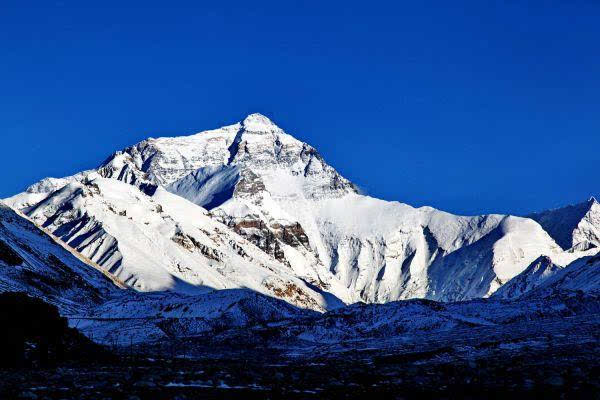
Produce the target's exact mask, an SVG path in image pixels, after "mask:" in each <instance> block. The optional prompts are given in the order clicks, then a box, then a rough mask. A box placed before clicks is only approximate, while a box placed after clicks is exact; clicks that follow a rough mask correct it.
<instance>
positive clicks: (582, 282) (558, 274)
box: [493, 255, 600, 300]
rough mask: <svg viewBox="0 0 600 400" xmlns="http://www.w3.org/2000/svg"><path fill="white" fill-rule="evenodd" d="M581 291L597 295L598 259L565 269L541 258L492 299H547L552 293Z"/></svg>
mask: <svg viewBox="0 0 600 400" xmlns="http://www.w3.org/2000/svg"><path fill="white" fill-rule="evenodd" d="M573 291H582V292H585V293H588V294H594V295H598V294H600V255H594V256H584V257H581V258H578V259H576V260H575V261H573V262H571V263H570V264H569V265H567V266H565V267H561V266H559V265H556V264H554V263H553V262H552V260H550V259H549V258H548V257H540V258H539V259H538V260H536V261H535V262H534V263H532V264H531V265H530V266H529V267H528V268H527V269H526V270H525V271H523V272H522V273H520V274H519V275H517V276H516V277H514V278H513V279H512V280H510V281H509V282H508V283H507V284H506V285H504V286H503V287H501V288H500V289H499V290H498V291H497V292H496V293H494V296H493V297H494V298H501V299H509V300H512V299H518V298H522V297H527V298H547V297H551V296H552V295H553V294H554V293H557V292H558V293H561V292H573Z"/></svg>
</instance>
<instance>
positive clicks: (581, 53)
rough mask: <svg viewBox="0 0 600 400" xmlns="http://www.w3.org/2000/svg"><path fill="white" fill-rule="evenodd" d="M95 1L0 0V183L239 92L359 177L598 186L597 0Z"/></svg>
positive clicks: (556, 199)
mask: <svg viewBox="0 0 600 400" xmlns="http://www.w3.org/2000/svg"><path fill="white" fill-rule="evenodd" d="M84 3H87V5H84ZM93 3H94V4H95V6H92V5H90V4H92V2H87V1H56V2H52V1H40V2H35V1H28V2H23V1H18V2H17V1H14V2H13V1H3V2H2V4H1V5H0V50H1V53H0V54H1V56H0V57H1V58H0V101H1V107H0V131H1V132H2V134H1V135H2V152H1V154H2V156H1V157H0V171H2V175H1V179H0V197H4V196H8V195H11V194H13V193H15V192H18V191H21V190H23V189H24V188H25V187H26V186H27V185H28V184H30V183H32V182H34V181H36V180H38V179H40V178H42V177H44V176H63V175H67V174H72V173H74V172H76V171H79V170H83V169H87V168H91V167H94V166H96V165H97V164H98V163H100V162H101V161H102V160H103V159H104V158H106V157H107V156H108V155H109V154H110V153H112V152H113V151H114V150H117V149H119V148H122V147H125V146H127V145H130V144H133V143H135V142H137V141H139V140H141V139H143V138H146V137H148V136H154V137H157V136H170V135H182V134H189V133H194V132H197V131H200V130H204V129H209V128H215V127H218V126H221V125H223V124H228V123H233V122H235V121H237V120H240V119H242V118H243V117H244V116H245V115H246V114H248V113H251V112H261V113H264V114H266V115H267V116H269V117H270V118H272V119H273V120H274V121H275V122H277V123H278V124H279V125H280V126H281V127H283V128H284V129H286V130H287V131H289V132H290V133H292V134H294V135H296V136H297V137H298V138H300V139H302V140H304V141H307V142H309V143H311V144H312V145H314V146H315V147H316V148H317V149H318V150H319V151H320V152H321V153H322V154H323V156H324V157H325V158H326V160H327V161H328V162H329V163H330V164H332V165H333V166H334V167H336V168H337V169H338V170H339V171H340V172H342V173H343V174H344V175H345V176H346V177H348V178H349V179H351V180H352V181H354V182H355V183H357V184H358V185H359V186H361V187H362V188H363V189H364V190H365V191H366V192H367V193H368V194H371V195H373V196H376V197H381V198H385V199H390V200H400V201H403V202H407V203H410V204H413V205H416V206H419V205H432V206H435V207H437V208H441V209H444V210H448V211H451V212H456V213H463V214H475V213H487V212H501V213H525V212H528V211H532V210H540V209H544V208H549V207H556V206H559V205H562V204H565V203H572V202H578V201H583V200H586V199H587V198H588V197H589V196H590V195H596V194H599V193H600V188H599V185H600V179H599V175H600V168H599V161H600V51H599V47H600V23H598V21H600V2H598V1H596V0H589V1H539V2H536V1H521V2H506V3H510V4H503V3H504V2H500V1H498V2H482V1H472V2H471V1H454V2H450V1H422V2H421V1H415V2H402V1H400V2H389V3H383V2H377V1H368V2H360V3H354V2H349V1H343V2H338V3H335V2H323V3H327V4H321V2H298V3H293V2H284V1H276V2H268V3H267V2H260V1H243V2H233V1H223V2H210V3H211V4H212V6H207V5H205V3H209V2H201V1H193V2H178V1H168V2H167V1H161V2H153V1H143V2H142V1H140V2H129V1H119V2H111V1H102V2H93ZM409 3H411V4H409ZM483 3H487V4H483ZM492 3H493V4H492ZM516 3H521V4H516ZM123 4H127V5H123Z"/></svg>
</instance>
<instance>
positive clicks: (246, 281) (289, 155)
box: [6, 114, 600, 310]
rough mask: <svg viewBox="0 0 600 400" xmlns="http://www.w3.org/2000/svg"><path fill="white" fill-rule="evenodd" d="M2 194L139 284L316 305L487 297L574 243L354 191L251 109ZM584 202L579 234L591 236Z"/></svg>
mask: <svg viewBox="0 0 600 400" xmlns="http://www.w3.org/2000/svg"><path fill="white" fill-rule="evenodd" d="M6 201H7V203H8V204H10V205H11V206H12V207H15V208H17V209H20V210H22V211H23V212H24V213H26V214H27V215H28V216H30V218H32V219H33V220H34V221H36V222H37V223H38V224H40V225H42V226H44V227H46V228H47V229H49V230H50V231H52V232H53V233H54V234H55V235H56V236H58V237H60V238H61V239H62V240H63V241H65V242H66V243H68V244H69V245H70V246H72V247H73V248H75V249H77V251H79V252H81V253H82V254H84V255H85V256H87V257H89V258H91V259H92V260H94V261H95V262H97V263H98V264H99V265H101V266H102V267H103V268H105V269H106V270H107V271H109V272H110V273H112V274H114V275H116V276H117V277H118V278H119V279H121V280H123V281H125V282H126V283H127V284H129V285H130V286H132V287H134V288H136V289H138V290H144V291H155V290H164V289H170V290H174V291H178V292H182V293H204V292H205V291H206V290H210V289H233V288H238V287H244V288H249V289H251V290H254V291H256V292H258V293H264V294H267V295H270V296H275V297H279V298H282V299H284V300H286V301H289V302H291V303H292V304H295V305H299V306H301V307H308V308H312V309H316V310H323V309H331V308H335V307H338V306H340V305H341V304H342V302H343V303H352V302H356V301H365V302H388V301H393V300H398V299H408V298H415V297H424V298H429V299H436V300H444V301H451V300H465V299H471V298H479V297H487V296H489V295H491V294H492V293H494V292H495V291H496V290H497V289H498V288H499V287H500V286H502V285H503V284H504V283H506V282H508V281H509V280H510V279H511V278H513V277H514V276H516V275H518V274H519V273H521V272H522V271H524V270H525V269H526V268H527V267H528V266H529V265H530V264H531V263H532V262H533V261H535V260H536V259H538V258H539V257H540V256H547V257H550V258H551V259H552V260H554V259H558V260H561V262H562V264H561V265H566V262H564V261H562V260H563V259H564V258H565V257H567V258H569V262H570V261H572V260H573V259H575V258H577V257H579V256H581V254H580V252H579V247H578V246H575V248H573V249H571V252H570V253H569V255H565V252H563V249H561V247H560V246H559V245H557V244H556V242H555V240H553V238H552V237H551V236H554V237H555V238H557V239H556V240H559V239H560V237H558V236H556V235H552V234H551V235H549V234H548V233H547V232H546V231H545V230H544V229H543V225H544V223H542V225H540V224H538V223H537V222H535V221H534V220H532V219H529V218H519V217H513V216H504V215H485V216H476V217H463V216H456V215H452V214H448V213H445V212H442V211H439V210H436V209H433V208H430V207H421V208H413V207H411V206H409V205H406V204H402V203H398V202H388V201H382V200H378V199H375V198H372V197H368V196H365V195H362V194H360V193H359V192H358V191H357V189H356V187H355V186H354V185H353V184H352V183H351V182H350V181H348V180H347V179H345V178H344V177H342V176H341V175H340V174H339V173H338V172H337V171H335V169H333V168H332V167H331V166H329V165H328V164H327V163H326V162H325V161H324V159H323V158H322V157H321V156H320V155H319V154H318V152H317V151H316V150H315V149H314V148H313V147H311V146H310V145H308V144H306V143H303V142H301V141H299V140H297V139H296V138H294V137H293V136H291V135H289V134H287V133H285V132H284V131H283V130H282V129H281V128H279V127H278V126H276V125H275V124H274V123H273V122H272V121H270V120H269V119H268V118H266V117H265V116H262V115H260V114H252V115H249V116H248V117H247V118H245V119H244V120H243V121H241V122H239V123H237V124H234V125H230V126H226V127H223V128H220V129H216V130H211V131H206V132H201V133H198V134H195V135H191V136H182V137H174V138H158V139H153V138H151V139H147V140H144V141H142V142H140V143H138V144H136V145H134V146H132V147H129V148H127V149H125V150H123V151H118V152H116V153H115V154H113V155H112V156H111V157H109V158H108V159H107V160H106V161H105V162H104V163H103V164H102V165H101V166H100V167H99V168H97V169H96V170H92V171H85V172H82V173H80V174H77V175H75V176H73V177H67V178H62V179H46V180H44V181H42V182H40V183H38V184H35V185H33V186H31V187H30V188H28V189H27V191H26V192H24V193H21V194H19V195H16V196H14V197H12V198H10V199H7V200H6ZM594 207H596V206H594V205H592V206H591V207H590V210H591V209H594ZM590 212H591V211H590ZM592 214H593V213H592ZM590 215H591V214H590ZM594 215H595V214H593V215H592V216H591V217H589V218H588V219H587V220H586V224H587V225H585V226H583V227H581V228H578V229H579V231H578V232H582V233H581V234H579V233H578V234H577V235H578V238H579V237H584V236H585V237H586V238H588V239H589V241H590V242H591V241H593V238H592V236H593V235H592V234H591V232H595V231H593V229H596V228H595V227H596V226H600V221H598V220H597V219H596V217H595V216H594ZM559 219H560V218H558V220H559ZM540 221H542V220H540ZM580 225H581V224H579V225H577V226H578V227H579V226H580ZM588 225H589V226H588ZM590 226H591V227H590ZM592 228H593V229H592ZM565 229H567V228H565ZM577 243H581V240H579V239H578V242H577ZM569 247H571V246H569ZM583 248H585V249H587V248H589V246H587V245H585V246H583V247H582V249H583Z"/></svg>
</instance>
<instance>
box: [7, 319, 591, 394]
mask: <svg viewBox="0 0 600 400" xmlns="http://www.w3.org/2000/svg"><path fill="white" fill-rule="evenodd" d="M599 328H600V316H599V315H597V314H593V315H589V314H588V315H583V316H574V317H570V318H556V319H549V320H543V321H540V320H537V321H535V322H534V323H531V322H526V321H524V322H523V321H521V322H516V323H514V324H507V325H502V326H490V327H481V326H478V327H474V328H472V329H460V330H450V331H445V332H435V333H423V334H419V335H411V336H408V337H396V338H390V339H387V340H381V339H378V340H377V341H375V340H363V341H353V342H344V343H341V344H335V345H330V346H319V347H315V346H314V345H308V344H307V345H306V346H302V345H298V344H297V343H295V344H294V346H293V347H291V346H286V345H285V343H283V342H281V343H271V344H266V343H264V344H260V343H251V344H249V343H243V342H238V345H239V346H237V347H236V346H234V345H233V344H232V343H229V344H227V343H222V344H220V345H217V344H212V345H211V344H210V343H207V342H206V341H204V340H187V341H186V342H182V343H177V344H173V345H171V347H170V349H169V347H163V348H161V349H160V351H159V352H157V349H156V348H145V349H143V348H139V347H138V348H127V347H121V348H119V349H118V351H119V353H120V355H121V358H120V362H118V363H112V364H107V363H94V362H89V361H88V362H87V363H85V364H82V363H71V364H67V365H64V366H62V367H61V368H57V369H47V370H27V371H24V370H5V371H0V398H30V399H35V398H38V399H43V398H50V399H55V398H56V399H58V398H61V399H62V398H69V399H71V398H73V399H79V398H81V399H92V398H93V399H98V398H112V399H137V398H139V399H146V398H150V399H176V398H179V399H194V398H245V399H248V398H260V399H263V398H283V397H284V398H287V399H305V398H306V399H310V398H365V397H367V396H368V397H373V396H378V395H379V396H382V398H415V397H416V398H419V397H422V398H473V399H475V398H506V397H507V396H509V395H510V396H512V397H518V398H520V397H525V396H527V397H529V398H542V396H543V398H565V397H566V398H581V397H583V398H586V399H594V398H600V329H599ZM169 351H170V352H171V353H170V354H169V356H168V357H167V356H166V355H165V354H167V353H169ZM153 353H154V354H153ZM131 354H136V356H132V355H131ZM140 354H145V355H144V356H141V355H140ZM156 354H162V356H158V355H156Z"/></svg>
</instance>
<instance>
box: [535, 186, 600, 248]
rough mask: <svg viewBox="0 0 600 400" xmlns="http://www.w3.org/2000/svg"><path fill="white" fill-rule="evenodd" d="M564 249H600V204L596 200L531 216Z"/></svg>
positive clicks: (591, 199) (592, 199)
mask: <svg viewBox="0 0 600 400" xmlns="http://www.w3.org/2000/svg"><path fill="white" fill-rule="evenodd" d="M528 217H529V218H531V219H533V220H535V221H537V222H538V223H539V224H540V225H541V226H542V228H544V230H546V232H548V233H549V234H550V236H552V238H553V239H554V240H555V241H556V243H558V244H559V245H560V246H561V247H562V248H563V249H565V250H568V249H572V250H588V249H591V248H596V247H600V204H598V201H596V199H595V198H593V197H592V198H590V200H588V201H586V202H585V203H580V204H575V205H569V206H566V207H562V208H557V209H554V210H548V211H543V212H540V213H536V214H531V215H529V216H528Z"/></svg>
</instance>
